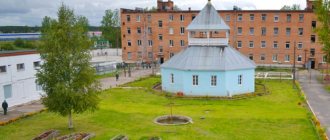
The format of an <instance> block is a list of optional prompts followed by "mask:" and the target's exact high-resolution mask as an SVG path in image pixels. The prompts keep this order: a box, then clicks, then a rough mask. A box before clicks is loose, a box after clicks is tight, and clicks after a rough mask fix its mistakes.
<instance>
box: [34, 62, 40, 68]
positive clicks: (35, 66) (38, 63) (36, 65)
mask: <svg viewBox="0 0 330 140" xmlns="http://www.w3.org/2000/svg"><path fill="white" fill-rule="evenodd" d="M33 67H34V68H35V69H36V68H40V61H35V62H33Z"/></svg>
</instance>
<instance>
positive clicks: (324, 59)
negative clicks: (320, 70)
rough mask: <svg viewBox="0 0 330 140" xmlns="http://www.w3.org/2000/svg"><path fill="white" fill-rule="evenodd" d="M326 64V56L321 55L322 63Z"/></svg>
mask: <svg viewBox="0 0 330 140" xmlns="http://www.w3.org/2000/svg"><path fill="white" fill-rule="evenodd" d="M326 62H327V56H326V55H323V57H322V63H326Z"/></svg>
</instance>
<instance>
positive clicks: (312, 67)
mask: <svg viewBox="0 0 330 140" xmlns="http://www.w3.org/2000/svg"><path fill="white" fill-rule="evenodd" d="M311 69H315V61H314V60H311Z"/></svg>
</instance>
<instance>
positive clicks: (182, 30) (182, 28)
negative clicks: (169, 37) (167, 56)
mask: <svg viewBox="0 0 330 140" xmlns="http://www.w3.org/2000/svg"><path fill="white" fill-rule="evenodd" d="M184 32H185V28H184V27H180V34H181V35H184Z"/></svg>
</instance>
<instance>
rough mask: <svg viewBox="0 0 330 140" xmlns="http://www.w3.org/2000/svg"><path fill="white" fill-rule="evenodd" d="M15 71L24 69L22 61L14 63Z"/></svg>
mask: <svg viewBox="0 0 330 140" xmlns="http://www.w3.org/2000/svg"><path fill="white" fill-rule="evenodd" d="M16 69H17V71H24V70H25V64H24V63H18V64H16Z"/></svg>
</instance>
